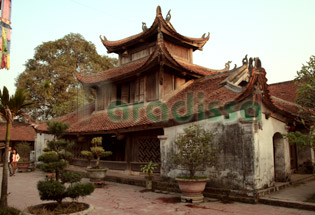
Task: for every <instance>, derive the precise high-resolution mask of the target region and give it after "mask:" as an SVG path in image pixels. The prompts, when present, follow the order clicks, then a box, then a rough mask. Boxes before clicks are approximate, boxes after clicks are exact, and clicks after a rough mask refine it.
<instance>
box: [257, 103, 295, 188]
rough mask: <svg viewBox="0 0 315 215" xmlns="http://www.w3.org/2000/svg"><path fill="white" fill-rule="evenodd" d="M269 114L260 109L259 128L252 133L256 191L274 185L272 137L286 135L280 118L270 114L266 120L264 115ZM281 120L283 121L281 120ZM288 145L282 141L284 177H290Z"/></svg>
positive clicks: (284, 125)
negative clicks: (260, 127) (278, 134)
mask: <svg viewBox="0 0 315 215" xmlns="http://www.w3.org/2000/svg"><path fill="white" fill-rule="evenodd" d="M266 112H267V113H270V111H268V109H267V108H265V107H264V106H263V107H262V113H263V114H262V117H261V126H262V129H259V128H257V129H256V132H255V131H254V140H255V144H254V148H255V185H256V189H261V188H264V187H269V186H272V185H273V184H274V156H273V135H274V134H275V133H277V132H279V133H280V134H284V133H287V131H286V124H285V123H284V122H282V121H280V120H281V116H277V115H275V114H272V115H271V116H270V117H269V118H268V119H266V118H265V114H264V113H266ZM282 120H283V119H282ZM289 150H290V149H289V143H288V141H287V140H286V139H284V146H283V151H284V162H285V167H284V168H285V172H286V174H287V175H286V176H287V177H288V178H289V177H290V151H289Z"/></svg>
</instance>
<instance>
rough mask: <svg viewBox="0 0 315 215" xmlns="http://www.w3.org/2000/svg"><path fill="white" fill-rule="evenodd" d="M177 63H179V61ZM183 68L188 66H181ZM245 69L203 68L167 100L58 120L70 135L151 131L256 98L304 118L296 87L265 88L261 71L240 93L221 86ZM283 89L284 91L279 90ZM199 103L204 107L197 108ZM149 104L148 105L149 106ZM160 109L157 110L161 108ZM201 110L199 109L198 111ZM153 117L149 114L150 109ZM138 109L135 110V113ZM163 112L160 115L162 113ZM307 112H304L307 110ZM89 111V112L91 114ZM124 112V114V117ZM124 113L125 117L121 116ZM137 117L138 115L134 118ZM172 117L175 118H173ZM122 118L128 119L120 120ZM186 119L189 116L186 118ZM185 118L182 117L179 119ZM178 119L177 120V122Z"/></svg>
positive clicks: (254, 73)
mask: <svg viewBox="0 0 315 215" xmlns="http://www.w3.org/2000/svg"><path fill="white" fill-rule="evenodd" d="M178 63H179V64H180V63H181V62H178ZM182 66H187V64H186V65H184V64H182ZM192 68H193V69H196V68H197V69H200V67H198V66H197V65H196V66H192ZM243 70H244V71H245V70H248V67H247V66H246V65H243V66H241V67H239V68H237V69H233V70H231V71H226V72H219V73H218V72H214V74H211V70H207V69H206V68H205V70H204V71H205V73H206V72H208V74H209V75H208V76H205V77H201V78H199V79H196V80H194V81H192V82H190V83H189V82H187V83H186V84H185V86H184V87H183V88H182V89H180V90H177V91H174V93H173V94H170V96H167V97H165V98H166V100H165V101H162V102H163V104H161V103H159V104H156V105H153V106H152V104H153V103H146V104H137V105H130V106H124V107H122V106H121V107H117V108H115V109H114V110H115V111H114V112H113V113H109V112H108V110H104V111H97V112H93V113H92V114H91V115H86V116H85V117H77V115H76V114H75V113H73V114H70V115H67V116H65V117H63V118H60V120H62V121H69V122H71V127H70V129H69V130H68V132H69V133H72V134H78V133H80V134H83V133H106V132H108V133H112V132H115V130H121V129H122V130H125V131H128V130H129V131H130V130H132V129H137V127H139V126H141V128H142V129H150V128H154V127H165V126H171V125H174V124H176V123H183V121H181V122H179V121H178V120H177V119H178V118H176V117H175V115H177V116H179V117H183V116H187V115H188V116H190V115H191V116H192V117H195V118H190V119H188V120H198V119H199V118H198V117H199V114H200V112H201V111H204V110H206V111H207V110H209V104H215V107H216V108H217V110H218V111H220V114H225V113H224V112H223V113H222V111H224V109H222V107H224V105H226V104H230V103H232V102H238V103H239V104H240V103H241V102H242V101H246V99H248V98H249V99H256V101H257V102H259V101H261V102H262V103H264V104H265V105H266V106H267V107H268V108H269V109H270V110H272V111H274V112H278V113H280V114H281V115H283V116H285V117H289V118H291V119H294V118H295V117H296V116H302V117H307V116H305V115H301V113H300V110H301V109H302V107H301V106H299V105H297V104H295V103H294V102H292V95H294V92H290V91H294V90H295V89H296V88H293V86H294V85H293V84H292V82H284V83H278V84H273V85H271V86H268V85H267V79H266V72H265V70H264V69H263V68H260V67H259V68H253V69H252V70H251V71H252V72H251V74H252V75H251V77H250V80H249V83H248V84H247V86H246V87H244V88H242V87H240V89H241V91H233V90H231V89H229V88H228V87H224V85H223V86H222V81H223V80H226V79H227V78H228V77H231V76H233V75H235V74H236V73H240V72H242V71H243ZM285 86H286V88H285ZM282 88H285V89H282ZM189 97H191V98H192V100H191V101H192V103H191V110H192V111H190V112H189V107H188V109H187V104H188V103H189V102H188V98H189ZM200 104H202V105H203V106H200ZM150 105H151V106H150ZM159 105H160V106H162V107H163V108H160V106H159ZM201 107H202V108H203V109H200V108H201ZM150 108H151V109H152V112H151V113H153V114H151V115H150V114H148V112H147V111H148V110H151V109H150ZM134 110H137V111H134ZM161 111H162V113H161ZM306 111H307V110H306ZM90 112H92V111H90ZM126 113H127V115H126ZM124 114H125V115H124ZM134 114H138V115H134ZM174 114H175V115H174ZM123 116H128V117H125V118H123ZM188 118H189V117H188ZM182 119H184V118H182ZM176 120H177V121H176Z"/></svg>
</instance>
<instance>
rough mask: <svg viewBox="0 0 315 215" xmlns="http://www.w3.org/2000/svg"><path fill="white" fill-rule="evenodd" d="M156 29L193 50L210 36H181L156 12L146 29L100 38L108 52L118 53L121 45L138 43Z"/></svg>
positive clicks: (203, 43) (200, 47)
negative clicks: (135, 32) (128, 35)
mask: <svg viewBox="0 0 315 215" xmlns="http://www.w3.org/2000/svg"><path fill="white" fill-rule="evenodd" d="M158 8H159V7H158ZM159 10H160V11H161V9H159ZM158 29H160V30H161V31H162V32H163V33H165V34H167V35H171V36H172V37H174V38H176V39H177V40H181V41H183V42H184V43H186V44H189V45H190V46H192V47H193V48H194V50H196V49H202V47H203V46H204V45H205V44H206V42H207V41H208V40H209V38H210V34H208V36H205V35H204V36H202V37H201V38H192V37H186V36H183V35H181V34H179V33H178V32H177V31H175V29H174V27H173V26H172V25H171V24H170V22H166V21H165V20H164V18H163V16H162V13H157V14H156V17H155V19H154V21H153V24H152V25H151V27H150V28H149V29H147V30H146V31H144V32H141V33H138V34H136V35H133V36H130V37H127V38H124V39H121V40H117V41H108V40H107V39H106V38H101V41H102V43H103V45H104V46H105V47H106V48H107V50H108V52H116V53H118V52H119V51H121V50H122V47H128V46H129V45H132V44H136V43H139V40H140V39H144V40H145V39H146V38H148V37H149V36H153V35H157V34H158V31H159V30H158Z"/></svg>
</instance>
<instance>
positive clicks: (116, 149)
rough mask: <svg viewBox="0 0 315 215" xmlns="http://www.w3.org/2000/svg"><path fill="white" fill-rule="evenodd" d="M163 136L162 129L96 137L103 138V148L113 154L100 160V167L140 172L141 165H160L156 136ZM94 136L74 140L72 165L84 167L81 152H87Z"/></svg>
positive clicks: (85, 162)
mask: <svg viewBox="0 0 315 215" xmlns="http://www.w3.org/2000/svg"><path fill="white" fill-rule="evenodd" d="M162 134H163V129H153V130H146V131H145V132H143V131H139V132H130V133H124V134H119V135H117V134H105V135H97V136H102V137H103V147H104V149H105V150H106V151H112V152H113V154H112V155H111V156H109V157H106V158H104V159H102V161H101V165H102V166H104V167H108V168H110V169H114V170H131V171H140V168H141V165H143V164H146V163H148V162H150V161H153V162H155V163H160V162H161V160H160V157H161V156H160V141H159V139H158V138H157V136H158V135H162ZM94 136H95V135H89V136H81V137H78V138H74V137H73V136H68V137H67V138H68V139H72V140H73V141H75V142H76V144H75V146H74V147H73V149H72V153H73V154H74V156H75V158H76V159H75V160H74V161H73V163H74V164H77V165H81V166H85V165H87V161H86V159H85V158H84V157H83V156H82V155H81V153H80V152H81V151H82V150H88V148H89V144H88V143H89V142H91V140H92V138H93V137H94Z"/></svg>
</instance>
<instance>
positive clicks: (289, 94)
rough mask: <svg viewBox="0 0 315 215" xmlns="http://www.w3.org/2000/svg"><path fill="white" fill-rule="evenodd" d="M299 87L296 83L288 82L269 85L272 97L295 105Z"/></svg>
mask: <svg viewBox="0 0 315 215" xmlns="http://www.w3.org/2000/svg"><path fill="white" fill-rule="evenodd" d="M296 89H297V86H296V84H295V81H294V80H292V81H286V82H280V83H275V84H270V85H269V92H270V94H271V95H272V96H275V97H278V98H280V99H283V100H286V101H290V102H293V103H295V98H296Z"/></svg>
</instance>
